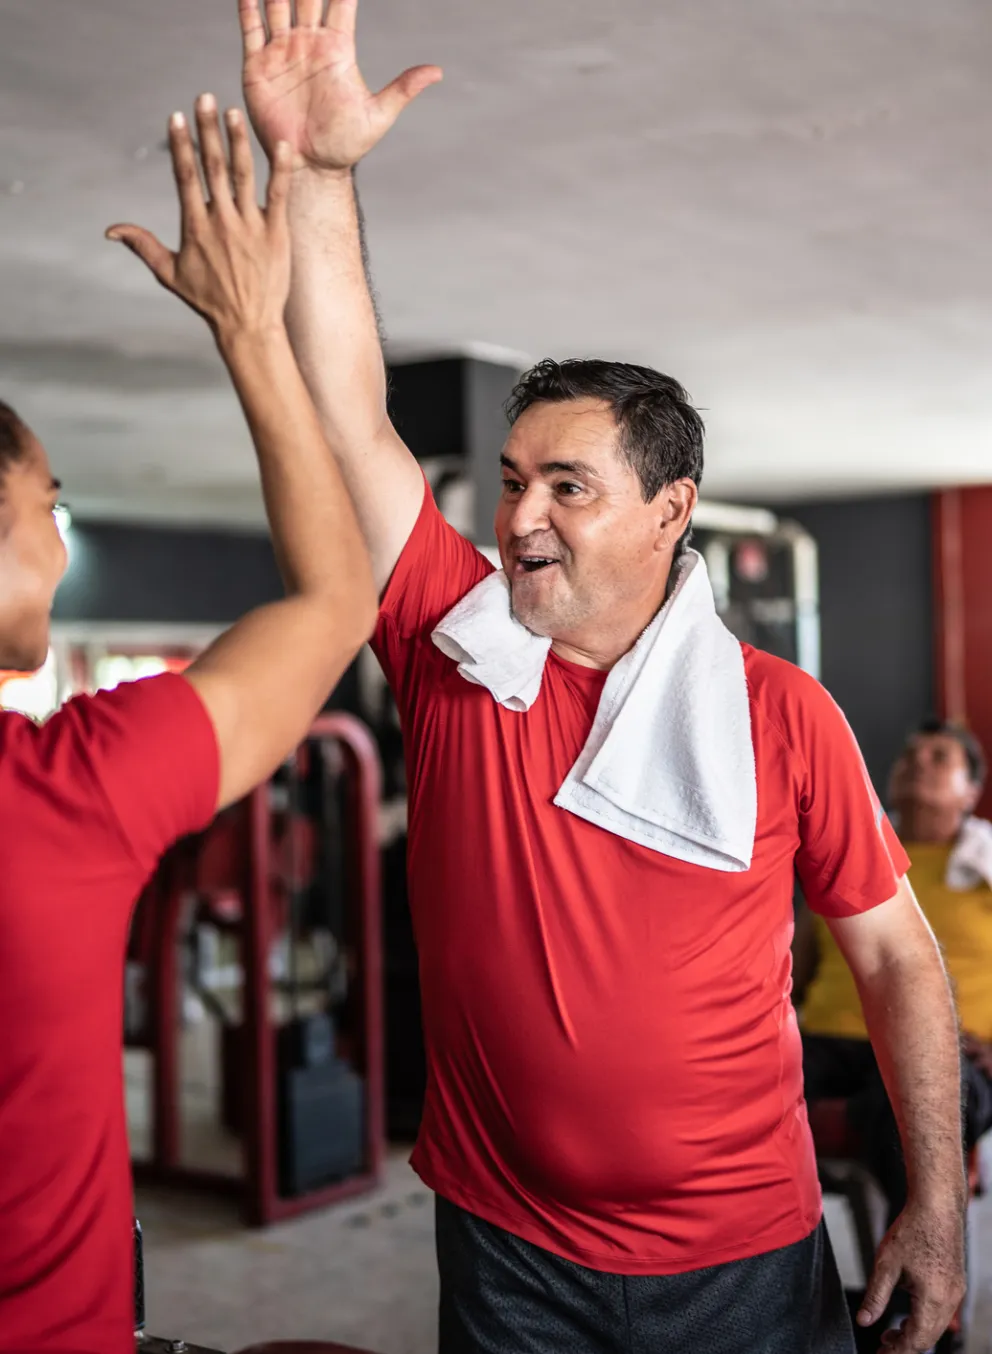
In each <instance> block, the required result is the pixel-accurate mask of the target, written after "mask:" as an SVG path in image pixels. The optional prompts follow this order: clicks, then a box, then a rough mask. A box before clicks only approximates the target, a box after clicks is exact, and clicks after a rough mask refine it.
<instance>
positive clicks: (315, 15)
mask: <svg viewBox="0 0 992 1354" xmlns="http://www.w3.org/2000/svg"><path fill="white" fill-rule="evenodd" d="M323 16H324V0H296V27H297V28H319V27H320V21H321V19H322V18H323Z"/></svg>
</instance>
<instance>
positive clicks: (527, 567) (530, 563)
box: [517, 555, 558, 574]
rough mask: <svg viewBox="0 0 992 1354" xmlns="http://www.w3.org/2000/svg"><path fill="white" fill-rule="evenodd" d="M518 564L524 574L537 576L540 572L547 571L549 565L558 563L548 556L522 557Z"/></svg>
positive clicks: (519, 558)
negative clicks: (541, 570)
mask: <svg viewBox="0 0 992 1354" xmlns="http://www.w3.org/2000/svg"><path fill="white" fill-rule="evenodd" d="M517 563H518V564H519V565H520V568H521V569H523V571H524V573H527V574H536V573H537V572H538V570H540V569H546V568H547V567H548V565H549V564H557V563H558V561H557V560H556V559H551V558H550V556H548V555H520V556H519V557H518V559H517Z"/></svg>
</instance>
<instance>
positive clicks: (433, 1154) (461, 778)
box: [241, 0, 964, 1354]
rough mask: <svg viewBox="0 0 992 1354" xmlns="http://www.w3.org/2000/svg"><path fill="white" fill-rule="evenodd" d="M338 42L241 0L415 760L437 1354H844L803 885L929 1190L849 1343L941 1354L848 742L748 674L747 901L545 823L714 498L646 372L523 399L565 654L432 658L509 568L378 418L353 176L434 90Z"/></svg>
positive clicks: (953, 1045) (717, 880) (921, 993)
mask: <svg viewBox="0 0 992 1354" xmlns="http://www.w3.org/2000/svg"><path fill="white" fill-rule="evenodd" d="M322 10H323V6H322V5H321V4H320V3H319V0H298V3H297V6H296V20H295V23H294V21H293V20H292V19H291V16H290V10H289V6H287V5H285V4H276V3H270V4H269V6H268V13H267V18H268V31H267V29H266V26H265V24H264V23H263V20H262V17H261V15H260V13H259V8H258V4H257V2H256V0H241V14H242V26H243V32H244V36H245V69H244V81H245V92H246V97H247V101H248V107H249V112H250V113H251V116H252V118H253V121H254V124H255V127H256V130H257V131H258V133H259V135H260V137H261V139H262V141H263V143H264V144H266V145H269V146H271V145H272V144H273V142H274V140H275V139H276V138H278V137H283V138H286V139H288V140H290V141H291V143H292V145H293V147H294V150H295V151H296V159H295V165H296V169H297V174H296V178H295V181H294V192H293V200H292V204H291V223H292V228H293V249H294V258H293V286H292V300H291V306H290V316H291V336H292V339H293V344H294V349H295V351H296V353H297V356H298V357H299V359H300V363H301V368H302V370H303V373H304V376H305V379H306V380H307V383H308V385H309V387H310V390H311V393H312V394H313V396H314V398H315V401H316V404H317V407H318V409H319V411H320V414H321V418H322V420H323V424H324V428H325V431H326V432H327V434H328V439H329V441H330V444H331V446H332V448H333V450H334V452H335V454H336V455H337V456H338V458H339V460H340V464H341V467H342V471H343V473H344V475H345V478H346V480H347V481H348V484H349V488H350V489H351V492H352V495H353V497H354V499H355V503H356V508H357V510H358V513H359V517H360V520H361V523H362V527H363V530H364V532H365V536H366V539H367V541H368V542H369V546H370V549H371V551H372V556H373V565H374V568H375V572H376V578H377V582H378V585H379V587H380V588H381V589H382V595H381V610H380V618H379V626H378V629H377V632H376V636H375V647H376V652H377V653H378V655H379V657H380V659H381V661H382V664H383V666H384V668H385V671H386V675H387V677H388V678H389V681H390V683H391V685H392V688H393V691H394V692H395V694H396V698H397V701H398V703H399V708H400V714H401V717H402V721H403V728H404V733H405V738H406V749H407V764H408V780H409V786H410V815H409V816H410V824H409V866H410V895H411V905H412V910H413V919H414V925H415V930H416V938H417V945H418V951H419V956H420V974H421V986H422V993H423V1012H424V1029H425V1036H426V1047H427V1059H428V1086H427V1098H426V1105H425V1110H424V1119H423V1124H422V1128H421V1133H420V1137H419V1140H418V1143H417V1147H416V1151H415V1155H414V1164H415V1166H416V1168H417V1170H418V1171H419V1172H420V1174H421V1175H422V1177H423V1178H424V1180H425V1181H426V1182H427V1183H428V1184H429V1185H431V1186H432V1187H433V1188H434V1189H435V1190H436V1192H437V1194H438V1196H439V1198H438V1215H437V1240H438V1258H439V1265H440V1272H441V1337H440V1343H441V1350H442V1354H495V1351H500V1354H502V1352H503V1351H520V1352H521V1354H523V1351H527V1354H551V1351H563V1350H568V1351H569V1354H600V1351H603V1354H607V1352H608V1354H613V1351H617V1352H618V1354H619V1351H624V1352H625V1354H632V1352H633V1351H635V1350H636V1351H649V1350H650V1351H651V1352H652V1354H675V1351H678V1354H695V1352H696V1351H699V1352H700V1354H702V1351H705V1352H706V1354H799V1351H816V1354H842V1351H845V1352H846V1351H849V1350H851V1349H852V1348H853V1345H852V1333H851V1329H850V1324H849V1319H848V1317H847V1313H846V1310H845V1309H844V1306H843V1301H842V1296H841V1294H840V1288H839V1282H838V1279H837V1275H836V1270H835V1268H834V1266H833V1263H832V1260H831V1257H830V1255H829V1249H828V1246H827V1243H826V1238H825V1233H824V1231H823V1226H822V1220H821V1207H820V1197H819V1190H818V1185H817V1177H816V1168H815V1162H814V1158H813V1149H812V1143H811V1140H810V1135H809V1129H808V1125H807V1121H806V1113H805V1106H804V1102H803V1093H802V1060H801V1047H800V1041H799V1035H798V1031H797V1028H796V1021H795V1017H794V1014H793V1010H792V1005H791V1002H790V1000H789V995H790V985H791V968H790V955H789V946H790V939H791V934H792V895H793V879H794V873H795V871H796V870H798V872H799V875H800V877H801V879H802V883H803V887H804V891H805V893H806V896H807V898H808V899H809V901H810V904H811V906H812V907H814V908H816V909H817V910H818V911H819V912H820V913H821V914H822V915H823V916H824V917H825V918H826V919H827V922H828V924H829V926H830V928H831V930H832V932H833V933H834V934H835V935H836V937H837V939H838V941H839V943H840V945H841V947H842V949H843V951H844V954H845V956H846V957H847V960H848V962H849V963H850V965H851V967H852V968H853V970H854V972H855V975H856V977H857V980H858V983H859V986H860V988H861V991H862V995H863V1000H864V1004H865V1008H866V1011H867V1013H868V1020H869V1026H870V1028H871V1030H872V1035H873V1039H874V1042H875V1046H876V1049H877V1051H878V1056H879V1062H880V1064H881V1066H882V1067H883V1069H884V1071H885V1074H886V1079H887V1083H888V1084H889V1087H890V1090H891V1093H892V1096H893V1101H894V1103H895V1104H896V1105H897V1106H898V1109H899V1116H900V1122H901V1125H902V1130H903V1135H904V1140H905V1147H906V1156H907V1160H908V1161H909V1162H910V1163H911V1169H910V1175H911V1189H910V1199H909V1203H908V1205H907V1207H906V1209H905V1210H904V1212H903V1214H902V1216H901V1217H900V1219H899V1220H898V1222H897V1223H896V1225H895V1227H894V1228H893V1229H892V1231H891V1232H890V1233H889V1235H888V1236H887V1238H886V1240H885V1242H884V1244H883V1246H882V1249H881V1251H880V1254H879V1258H878V1264H877V1267H876V1271H875V1274H874V1276H873V1279H872V1282H871V1286H870V1289H869V1293H868V1295H867V1298H866V1303H865V1311H864V1313H863V1314H862V1319H863V1320H864V1321H865V1322H870V1321H872V1320H875V1319H877V1318H878V1317H879V1316H880V1315H881V1313H882V1310H883V1309H884V1307H885V1304H886V1300H887V1298H888V1295H889V1293H890V1292H891V1290H892V1288H893V1286H894V1285H895V1284H896V1282H897V1281H899V1280H902V1281H903V1282H905V1283H907V1284H908V1285H909V1286H910V1287H911V1288H912V1290H913V1293H914V1311H913V1316H912V1318H911V1320H910V1322H909V1324H908V1326H907V1328H906V1330H905V1331H903V1332H902V1334H900V1335H899V1336H898V1337H896V1336H893V1337H891V1338H892V1339H893V1341H894V1343H893V1344H892V1346H891V1347H892V1348H893V1349H898V1350H902V1351H910V1350H922V1349H925V1348H928V1347H929V1346H930V1344H931V1343H932V1341H933V1339H934V1338H935V1337H936V1335H937V1334H938V1333H939V1331H940V1330H942V1329H943V1327H944V1326H945V1325H946V1323H947V1321H948V1319H949V1318H950V1316H951V1314H952V1313H953V1311H954V1308H955V1307H956V1305H957V1302H958V1300H959V1298H960V1296H961V1293H962V1291H963V1272H962V1271H963V1260H962V1257H963V1242H962V1216H963V1201H964V1179H963V1166H962V1156H961V1143H960V1124H959V1122H958V1120H957V1117H956V1115H955V1113H954V1112H953V1106H954V1105H955V1103H956V1100H957V1086H958V1075H959V1073H958V1059H957V1041H956V1034H955V1026H954V1015H953V1009H952V1004H951V1000H950V995H949V991H948V986H947V982H946V978H945V975H944V972H943V969H942V966H941V962H940V957H939V954H938V952H937V950H936V947H935V945H934V943H933V938H932V936H931V935H930V933H929V931H928V929H927V927H926V924H925V923H924V921H923V919H922V917H921V915H920V912H919V909H918V908H917V906H916V903H915V900H914V899H913V896H912V893H911V891H910V889H909V887H908V886H907V884H906V882H905V878H904V876H905V871H906V868H907V861H906V857H905V855H904V854H903V852H902V851H901V849H900V847H899V845H898V842H897V841H896V839H895V838H894V836H893V834H892V833H891V831H889V829H888V827H887V825H886V823H885V820H884V818H883V816H882V814H881V811H880V808H879V805H878V801H877V799H876V798H875V795H874V793H873V792H872V789H871V787H870V784H869V782H868V778H867V775H866V772H865V769H864V766H863V764H862V761H861V758H860V755H859V753H858V750H857V748H856V746H855V743H854V740H853V737H852V735H851V733H850V730H849V729H848V727H847V725H846V723H845V721H844V719H843V716H842V715H841V714H840V712H839V711H838V709H837V707H836V706H835V705H834V704H833V702H832V701H831V700H830V698H829V696H828V695H827V694H826V692H825V691H823V689H822V688H821V687H820V686H818V685H817V683H816V682H815V681H813V680H811V679H810V678H809V677H807V676H806V675H805V674H804V673H802V672H800V671H798V670H797V669H795V668H793V667H791V666H790V665H788V664H786V663H783V662H780V661H778V660H776V659H774V658H771V657H769V656H768V655H766V654H761V653H758V652H756V651H755V650H753V649H751V648H749V647H747V646H744V648H743V672H744V675H745V676H746V696H747V702H746V703H745V710H747V708H748V705H749V714H750V733H751V740H752V742H753V751H754V768H755V773H756V782H757V823H756V831H755V835H754V844H753V856H752V859H751V863H750V867H749V868H747V869H742V870H740V871H739V872H736V873H734V872H721V871H718V870H714V869H707V868H703V867H702V866H700V865H698V864H688V863H685V862H684V861H682V860H678V859H674V858H673V857H672V856H671V855H666V854H662V853H660V852H659V851H657V850H652V849H649V848H648V847H647V846H645V845H641V844H638V843H636V842H634V841H631V840H629V839H627V838H626V837H625V836H623V835H618V834H617V833H615V832H613V831H606V830H604V829H603V828H602V827H599V826H595V825H593V824H592V823H590V822H587V821H586V820H585V819H584V818H580V817H578V816H576V815H575V814H573V813H570V812H567V811H565V810H563V809H562V808H559V807H557V806H556V804H555V802H554V801H555V798H556V795H557V794H558V792H559V790H560V788H561V786H562V784H563V782H564V781H565V778H566V777H567V776H568V774H569V771H570V768H571V767H572V766H573V764H574V763H575V762H576V759H577V758H578V757H579V755H580V753H581V752H582V751H583V748H584V746H585V744H586V740H587V739H588V738H589V736H590V731H591V730H592V728H593V723H594V719H596V716H597V712H598V709H599V703H600V697H601V695H602V693H603V690H604V685H605V683H606V681H607V676H608V674H609V672H610V670H611V669H612V668H613V667H614V665H615V664H616V663H617V662H618V661H619V660H620V659H622V658H623V657H624V656H625V655H626V654H627V653H628V652H629V651H630V650H631V649H632V647H633V646H634V644H635V642H636V641H637V639H638V637H639V636H640V635H641V634H642V633H643V632H644V631H645V629H646V628H647V627H648V626H649V625H650V624H651V623H652V621H653V619H654V618H655V616H656V615H657V614H658V612H659V611H660V609H661V607H662V605H663V603H664V601H665V598H666V595H667V593H668V587H669V581H670V579H671V578H672V577H673V574H672V568H673V563H674V562H675V560H676V559H677V558H678V557H679V555H680V553H681V552H682V548H683V542H684V538H685V535H686V532H687V530H688V527H689V524H690V520H691V517H692V512H693V509H694V507H695V504H696V498H697V488H698V484H699V480H700V476H701V473H702V424H701V422H700V420H699V418H698V415H697V414H696V413H695V411H694V410H693V409H692V408H691V406H690V405H689V404H688V402H687V400H686V397H685V393H684V392H683V390H682V389H681V387H680V386H679V385H678V384H677V383H676V382H675V381H672V380H671V379H670V378H668V377H664V376H661V375H660V374H659V373H657V372H654V371H651V370H649V369H647V368H643V367H634V366H630V365H626V364H620V363H607V362H572V363H564V364H561V365H559V364H557V363H542V364H541V365H540V366H538V367H537V368H535V369H534V370H533V371H531V372H529V373H528V374H527V375H526V376H524V377H523V379H522V380H521V382H520V384H519V386H518V387H517V390H516V392H515V395H514V399H513V401H512V403H511V408H510V417H511V423H512V430H511V432H510V436H509V440H508V442H507V444H506V446H505V449H504V453H503V457H502V465H503V495H502V501H501V504H500V507H499V509H498V512H497V518H496V536H497V540H498V543H499V548H500V556H501V560H502V564H503V567H504V570H505V575H506V582H507V584H508V588H509V596H510V604H511V606H512V611H513V614H514V616H515V617H516V619H517V621H519V622H522V623H523V626H524V627H526V628H527V629H529V630H530V631H531V633H532V635H537V636H541V637H544V639H545V640H547V641H549V642H550V650H549V651H548V653H547V658H546V662H545V665H544V668H543V673H542V675H541V677H540V690H539V694H537V696H536V698H535V699H534V700H533V703H532V704H531V705H530V706H529V708H528V709H526V711H525V712H523V711H520V710H515V709H512V708H507V707H506V706H505V705H503V704H500V703H498V702H497V700H496V699H494V697H493V695H491V694H490V691H489V690H487V689H486V688H485V686H483V685H478V684H475V683H473V682H470V681H467V680H465V679H464V678H463V676H462V675H461V674H460V672H459V670H458V666H457V664H456V662H455V661H453V660H452V658H450V657H448V656H446V654H445V653H444V652H442V651H441V650H440V649H439V648H438V647H437V646H436V644H435V643H434V642H433V641H432V634H433V631H434V629H435V627H436V626H437V625H438V623H439V622H440V621H441V620H442V619H443V618H445V617H446V616H447V614H448V613H449V612H450V611H451V610H452V608H453V607H454V606H455V605H456V603H459V602H460V601H461V600H462V599H463V598H464V597H465V596H466V594H468V593H469V592H471V591H472V590H473V589H474V588H475V587H476V585H477V584H479V583H480V582H481V581H482V580H484V579H485V578H486V577H487V576H488V575H489V574H490V572H491V570H492V566H491V565H490V564H489V563H488V562H487V561H486V560H485V559H484V558H483V557H482V555H481V554H479V552H478V551H477V550H476V549H475V548H474V547H473V546H471V545H470V544H469V543H468V542H467V541H465V540H463V539H462V538H461V537H460V536H458V535H457V534H456V533H455V532H454V531H453V530H452V529H451V528H450V527H449V526H448V525H447V524H446V523H445V522H444V521H443V519H442V518H441V516H440V514H439V512H438V510H437V508H436V506H435V504H434V502H433V500H432V498H431V495H430V493H429V492H426V491H425V486H424V479H423V476H422V474H421V472H420V470H419V468H418V466H417V464H416V462H415V460H414V458H413V457H412V456H411V455H410V453H409V451H408V450H407V448H406V447H405V446H404V445H403V444H402V442H401V440H400V439H399V437H398V435H397V434H396V432H395V430H394V429H393V428H392V427H391V426H390V423H389V420H388V418H387V415H386V406H385V381H384V371H383V363H382V356H381V353H380V350H379V344H378V335H377V330H376V322H375V314H374V310H373V306H372V304H371V300H370V295H369V291H368V289H367V286H366V281H365V277H364V271H363V258H362V243H361V237H360V228H359V218H358V212H357V204H356V199H355V194H354V189H353V183H352V169H353V167H354V166H355V165H356V164H357V163H358V161H359V160H360V159H361V158H362V157H363V156H364V155H365V154H366V153H367V152H368V151H369V150H370V149H371V148H372V147H373V146H374V145H375V144H376V142H377V141H378V140H379V139H380V138H381V137H382V136H383V135H384V133H385V132H386V130H387V129H388V127H389V126H390V125H391V124H392V123H393V122H394V121H395V119H396V117H397V116H398V115H399V113H400V111H401V110H402V108H403V107H404V106H405V105H406V104H407V103H409V101H410V100H411V99H412V98H413V97H414V96H415V95H417V94H418V93H419V92H420V91H421V90H423V89H424V88H426V87H427V86H428V85H429V84H432V83H433V82H434V81H435V80H436V79H438V78H439V75H440V73H439V72H438V71H437V70H436V68H432V67H421V68H418V69H416V70H412V71H408V72H406V74H405V75H403V76H401V77H400V78H399V79H398V80H397V81H395V82H394V83H393V84H392V85H390V86H388V87H387V88H386V89H385V90H384V91H382V93H380V94H378V95H371V94H370V93H369V91H368V90H367V88H366V86H365V84H364V82H363V80H362V77H361V75H360V73H359V71H358V68H357V66H356V64H355V51H354V25H355V0H331V3H330V6H329V10H328V13H327V16H326V18H324V17H323V15H322ZM290 75H291V78H290ZM577 281H579V282H580V281H581V280H580V279H578V280H577ZM664 633H665V632H662V640H660V641H659V642H662V643H663V642H664V640H663V636H664ZM736 656H737V657H738V658H739V657H740V654H737V655H736ZM745 717H746V715H745ZM665 769H666V768H664V767H663V766H660V767H659V770H665ZM668 769H669V770H674V768H668ZM728 774H729V768H728Z"/></svg>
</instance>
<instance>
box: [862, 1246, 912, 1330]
mask: <svg viewBox="0 0 992 1354" xmlns="http://www.w3.org/2000/svg"><path fill="white" fill-rule="evenodd" d="M901 1272H902V1270H901V1267H900V1266H899V1265H893V1264H892V1263H891V1262H890V1261H889V1260H887V1259H886V1256H885V1253H884V1252H883V1253H882V1254H880V1255H879V1256H878V1257H877V1259H876V1260H875V1267H874V1269H873V1270H872V1272H871V1278H870V1279H869V1280H868V1287H867V1288H866V1289H865V1296H864V1301H863V1302H862V1304H861V1307H860V1309H859V1311H858V1325H859V1326H874V1324H875V1322H876V1321H880V1320H881V1318H882V1314H883V1313H884V1311H885V1309H886V1307H888V1305H889V1301H890V1299H891V1297H892V1294H893V1292H894V1291H895V1286H896V1284H897V1283H898V1281H899V1275H900V1274H901Z"/></svg>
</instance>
